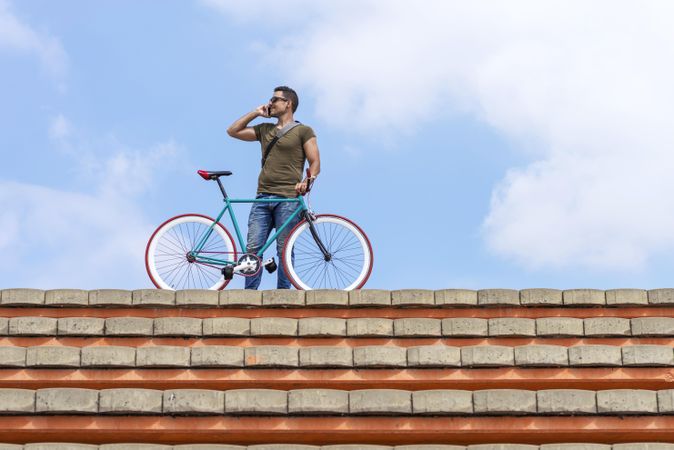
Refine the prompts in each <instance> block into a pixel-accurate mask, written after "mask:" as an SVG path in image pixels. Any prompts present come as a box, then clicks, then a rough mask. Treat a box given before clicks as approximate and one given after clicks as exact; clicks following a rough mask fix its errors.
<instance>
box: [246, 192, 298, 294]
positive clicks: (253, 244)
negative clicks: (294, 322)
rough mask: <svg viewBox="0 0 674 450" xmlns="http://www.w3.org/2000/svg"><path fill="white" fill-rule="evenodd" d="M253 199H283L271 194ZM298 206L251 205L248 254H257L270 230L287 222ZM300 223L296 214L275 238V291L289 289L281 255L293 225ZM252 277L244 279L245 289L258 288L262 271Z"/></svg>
mask: <svg viewBox="0 0 674 450" xmlns="http://www.w3.org/2000/svg"><path fill="white" fill-rule="evenodd" d="M255 198H285V197H281V196H278V195H272V194H258V195H257V197H255ZM298 206H299V204H297V203H293V202H280V203H253V205H252V207H251V208H250V216H248V244H247V247H248V253H257V252H258V250H260V249H261V248H262V247H263V246H264V244H265V243H266V242H267V239H268V238H269V234H270V233H271V230H272V228H278V227H280V226H281V225H283V224H284V223H285V221H286V220H288V217H290V216H291V215H292V213H294V212H295V210H296V209H297V208H298ZM299 221H300V215H299V214H298V215H297V216H296V217H295V218H293V220H292V221H291V222H290V223H289V224H288V226H287V227H285V228H284V229H283V232H282V233H281V234H279V235H278V237H277V238H276V253H277V255H278V269H277V271H278V279H277V283H276V287H277V289H290V281H289V280H288V277H287V276H286V273H285V270H284V269H283V261H282V259H281V258H282V256H281V255H282V253H283V245H284V244H285V242H286V238H287V237H288V234H289V233H290V230H292V229H293V227H294V226H295V225H297V223H298V222H299ZM263 270H264V268H261V269H260V271H259V272H258V273H257V274H256V275H254V276H252V277H246V286H245V287H246V289H257V288H258V287H259V286H260V281H261V279H262V271H263Z"/></svg>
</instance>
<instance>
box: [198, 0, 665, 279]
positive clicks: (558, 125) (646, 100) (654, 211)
mask: <svg viewBox="0 0 674 450" xmlns="http://www.w3.org/2000/svg"><path fill="white" fill-rule="evenodd" d="M208 3H210V4H211V5H215V4H217V5H218V7H219V8H220V10H223V11H228V12H229V13H230V14H234V13H235V14H237V15H238V16H237V17H238V18H239V19H240V20H244V19H246V18H248V19H249V20H251V23H256V22H257V21H259V19H260V18H259V12H260V9H259V8H261V6H260V5H261V4H260V3H257V4H256V5H257V6H255V8H257V9H255V8H253V7H247V8H249V9H243V7H238V8H234V7H233V6H232V5H233V2H229V1H224V0H223V1H219V2H216V1H215V0H213V1H210V2H208ZM313 3H317V4H318V3H319V2H307V3H303V2H300V3H298V4H296V5H295V7H294V8H293V11H294V12H295V16H296V19H297V20H296V21H295V23H296V24H303V26H296V27H288V28H286V29H284V33H283V34H280V36H282V39H280V40H279V41H277V42H274V43H271V44H270V45H269V46H268V47H267V49H268V50H267V53H266V54H265V55H262V56H264V57H266V58H270V59H271V60H272V61H274V63H275V64H276V65H277V66H278V67H283V68H284V70H285V71H286V74H287V75H288V77H289V79H290V80H291V82H292V83H295V84H296V85H298V86H299V87H300V88H301V89H302V90H303V91H305V90H310V91H312V92H313V93H314V94H315V96H316V98H317V105H316V111H317V114H318V115H319V116H321V117H322V118H324V119H325V120H326V122H328V123H330V124H334V125H335V126H339V127H342V128H345V129H349V130H351V131H352V130H353V129H354V127H355V128H358V127H360V129H361V131H363V133H364V134H365V133H376V132H377V131H379V130H386V131H387V133H390V132H391V130H397V131H398V132H400V133H407V132H414V131H415V130H418V129H419V127H421V126H423V124H424V123H425V122H427V121H430V120H432V119H434V118H436V117H437V116H439V115H440V116H445V113H446V112H447V111H451V112H454V113H462V114H469V115H472V116H473V117H475V118H476V119H478V120H480V121H483V122H485V123H487V124H489V125H490V126H492V127H493V128H495V129H496V130H498V131H499V132H500V133H502V134H503V135H504V136H506V137H508V138H509V139H511V140H513V142H514V143H515V144H516V146H519V147H520V148H522V149H526V150H527V152H529V153H528V154H529V155H530V157H531V158H532V159H534V161H532V162H531V164H529V165H528V166H526V167H519V168H513V169H512V170H510V171H509V172H508V174H507V176H506V177H505V178H504V179H503V180H502V182H501V183H500V184H499V186H497V187H496V188H495V190H494V195H493V198H492V204H491V210H490V212H489V214H488V217H486V219H485V222H484V227H483V231H484V237H485V241H486V243H487V244H488V246H489V247H490V248H491V249H493V250H494V251H495V252H496V253H497V254H499V255H501V256H503V257H505V258H510V259H513V260H515V261H518V262H519V263H521V264H524V265H527V266H530V267H534V268H544V267H589V268H593V269H600V270H605V269H608V270H614V269H621V270H633V269H638V268H642V267H644V266H645V265H646V264H647V262H648V260H649V258H650V257H652V256H654V255H655V254H657V253H658V252H667V251H671V250H672V249H674V200H673V198H674V196H672V195H671V193H672V192H674V177H672V176H671V168H672V167H674V152H672V151H671V149H672V147H673V146H674V135H672V133H671V130H672V129H674V84H672V83H671V80H672V79H674V28H672V27H671V20H672V18H673V17H674V3H671V2H667V1H648V2H640V3H638V4H637V3H634V2H629V1H606V0H603V1H593V2H574V1H547V2H539V1H535V0H520V1H509V2H492V1H473V2H464V1H425V2H417V3H410V2H408V1H404V0H399V1H392V0H390V1H389V0H387V1H383V0H379V1H378V0H373V1H369V2H361V3H359V4H358V6H355V5H354V4H351V3H350V4H348V5H346V6H344V7H341V10H340V11H335V9H336V7H335V4H338V3H337V2H334V3H331V4H330V6H328V7H326V9H329V14H325V13H317V12H316V11H315V9H313V8H314V7H309V6H308V7H307V9H303V6H305V5H310V4H313ZM249 4H250V2H248V3H246V5H249ZM223 5H224V6H223ZM262 5H265V6H269V4H266V3H262ZM320 5H325V3H320ZM227 8H229V9H227ZM270 17H273V14H270ZM295 30H296V31H295ZM275 34H277V35H279V34H278V33H275ZM260 48H264V47H260ZM445 138H446V139H451V136H446V137H445Z"/></svg>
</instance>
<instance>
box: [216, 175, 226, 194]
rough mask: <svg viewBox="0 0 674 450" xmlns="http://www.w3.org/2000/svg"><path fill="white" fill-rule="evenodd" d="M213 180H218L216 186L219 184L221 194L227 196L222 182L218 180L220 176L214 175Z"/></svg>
mask: <svg viewBox="0 0 674 450" xmlns="http://www.w3.org/2000/svg"><path fill="white" fill-rule="evenodd" d="M215 180H216V181H217V182H218V186H220V192H222V196H223V197H224V198H227V192H225V187H224V186H223V185H222V182H221V181H220V177H216V178H215Z"/></svg>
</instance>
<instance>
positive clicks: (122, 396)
mask: <svg viewBox="0 0 674 450" xmlns="http://www.w3.org/2000/svg"><path fill="white" fill-rule="evenodd" d="M672 413H674V390H672V389H666V390H660V391H652V390H645V389H610V390H601V391H590V390H580V389H546V390H539V391H533V390H525V389H488V390H478V391H467V390H456V389H435V390H419V391H406V390H399V389H360V390H353V391H345V390H336V389H293V390H289V391H285V390H276V389H232V390H226V391H223V390H209V389H171V390H165V391H161V390H155V389H133V388H122V389H103V390H95V389H82V388H45V389H38V390H30V389H0V415H15V414H21V415H27V414H28V415H32V414H37V415H53V414H60V415H63V414H65V415H72V414H88V415H97V414H104V415H186V416H200V415H231V416H240V415H255V416H266V415H298V416H326V415H337V416H343V415H369V416H417V415H421V416H425V415H432V416H445V415H446V416H473V415H476V416H493V415H501V416H502V415H507V416H521V415H527V416H536V415H553V416H554V415H558V416H571V415H588V416H592V415H604V416H615V415H617V416H625V415H639V416H642V415H657V414H672Z"/></svg>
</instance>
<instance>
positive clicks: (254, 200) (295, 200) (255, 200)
mask: <svg viewBox="0 0 674 450" xmlns="http://www.w3.org/2000/svg"><path fill="white" fill-rule="evenodd" d="M227 201H228V202H229V203H283V202H285V203H288V202H292V203H303V202H302V197H301V196H298V197H295V198H230V199H228V200H227Z"/></svg>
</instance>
